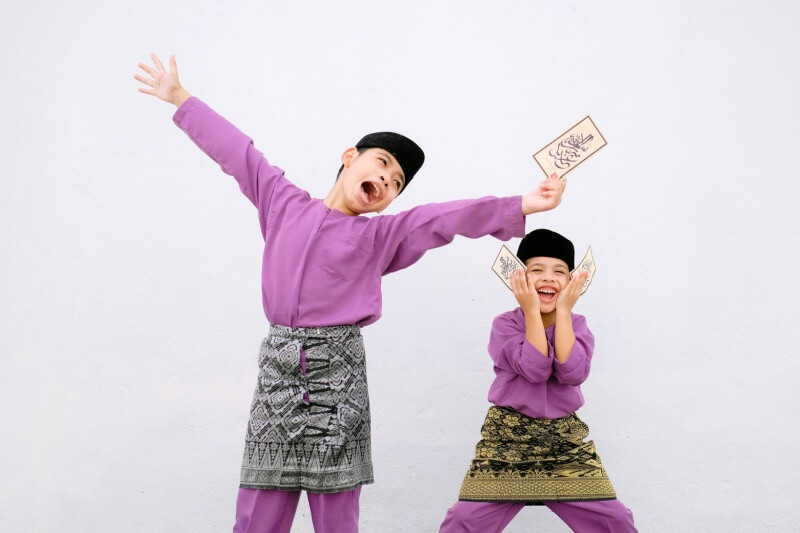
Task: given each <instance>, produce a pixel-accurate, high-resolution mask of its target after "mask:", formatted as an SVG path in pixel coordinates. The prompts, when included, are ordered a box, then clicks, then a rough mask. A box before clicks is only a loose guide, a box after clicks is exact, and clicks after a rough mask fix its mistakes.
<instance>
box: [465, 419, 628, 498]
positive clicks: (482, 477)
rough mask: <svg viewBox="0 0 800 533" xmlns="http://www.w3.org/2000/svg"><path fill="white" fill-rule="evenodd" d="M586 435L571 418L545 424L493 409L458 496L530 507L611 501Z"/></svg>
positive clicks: (585, 428)
mask: <svg viewBox="0 0 800 533" xmlns="http://www.w3.org/2000/svg"><path fill="white" fill-rule="evenodd" d="M588 436H589V427H588V426H587V425H586V424H585V423H584V422H583V421H582V420H581V419H580V418H578V416H577V415H575V414H574V413H573V414H571V415H569V416H565V417H563V418H556V419H553V420H547V419H542V418H530V417H528V416H525V415H523V414H522V413H520V412H518V411H516V410H514V409H511V408H509V407H498V406H492V407H490V408H489V413H488V414H487V415H486V420H485V421H484V423H483V427H482V428H481V437H482V439H481V440H480V441H479V442H478V444H477V446H476V447H475V458H474V459H473V460H472V463H470V467H469V471H468V472H467V475H466V476H465V477H464V482H463V484H462V485H461V492H460V493H459V496H458V497H459V499H460V500H468V501H490V502H491V501H511V502H524V503H529V504H541V503H543V502H546V501H561V502H565V501H590V500H611V499H614V498H616V497H617V496H616V494H615V492H614V487H613V486H612V485H611V481H609V479H608V475H607V474H606V471H605V469H604V468H603V465H602V464H601V462H600V458H599V457H598V456H597V453H596V452H595V449H594V442H592V441H586V442H584V439H585V438H586V437H588Z"/></svg>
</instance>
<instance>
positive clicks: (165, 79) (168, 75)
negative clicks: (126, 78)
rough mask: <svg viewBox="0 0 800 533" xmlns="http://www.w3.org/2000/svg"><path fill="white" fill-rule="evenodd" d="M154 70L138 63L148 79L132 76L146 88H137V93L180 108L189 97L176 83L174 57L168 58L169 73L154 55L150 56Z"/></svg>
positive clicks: (176, 71)
mask: <svg viewBox="0 0 800 533" xmlns="http://www.w3.org/2000/svg"><path fill="white" fill-rule="evenodd" d="M150 58H151V59H152V60H153V65H154V67H155V68H153V67H151V66H150V65H147V64H145V63H139V68H140V69H142V70H143V71H145V72H146V73H147V74H148V75H149V77H146V76H142V75H139V74H134V75H133V77H134V79H136V81H139V82H141V83H143V84H145V85H146V86H147V87H139V92H140V93H144V94H149V95H152V96H155V97H156V98H159V99H160V100H164V101H165V102H169V103H170V104H174V105H176V106H177V107H180V106H181V104H183V103H184V102H185V101H186V100H188V99H189V98H190V97H191V95H190V94H189V93H188V92H187V91H186V89H184V88H183V87H182V86H181V82H180V81H178V65H177V64H176V63H175V56H174V55H171V56H169V72H167V69H165V68H164V65H163V64H162V63H161V61H160V60H159V59H158V56H156V55H155V54H150Z"/></svg>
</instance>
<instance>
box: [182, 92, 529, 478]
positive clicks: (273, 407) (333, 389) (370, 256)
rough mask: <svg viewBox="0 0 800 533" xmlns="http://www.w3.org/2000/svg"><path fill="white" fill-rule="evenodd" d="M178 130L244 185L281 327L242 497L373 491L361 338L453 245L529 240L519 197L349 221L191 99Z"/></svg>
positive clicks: (269, 311)
mask: <svg viewBox="0 0 800 533" xmlns="http://www.w3.org/2000/svg"><path fill="white" fill-rule="evenodd" d="M174 120H175V123H176V124H177V125H178V126H179V127H180V128H181V129H182V130H183V131H184V132H186V134H187V135H188V136H189V137H190V138H191V139H192V140H193V141H194V142H195V143H196V144H197V145H198V146H199V147H200V148H201V149H202V150H203V151H204V152H205V153H206V154H208V155H209V156H210V157H211V158H212V159H214V160H215V161H216V162H217V163H218V164H219V165H220V167H221V168H222V170H223V171H224V172H225V173H227V174H230V175H231V176H233V177H234V178H235V179H236V181H237V182H238V183H239V187H240V189H241V190H242V192H243V193H244V194H245V196H246V197H247V198H248V199H249V200H250V201H251V202H252V203H253V204H254V205H255V206H256V208H257V209H258V219H259V223H260V226H261V232H262V235H263V237H264V242H265V246H264V254H263V270H262V299H263V306H264V312H265V314H266V316H267V319H268V321H269V322H270V324H272V328H271V330H270V335H269V336H268V337H267V338H266V339H265V340H264V343H263V344H262V351H261V357H260V372H259V384H258V387H257V389H256V394H255V395H254V400H253V405H252V407H251V416H250V422H249V424H248V435H247V443H246V447H245V453H244V461H243V467H242V484H241V486H242V490H248V489H259V488H260V489H273V490H274V489H279V490H299V489H306V490H311V491H313V492H337V491H346V490H350V489H353V488H354V487H358V486H360V485H362V484H365V483H370V482H372V468H371V459H370V449H369V404H368V395H367V389H366V375H365V367H364V357H363V345H362V343H361V336H360V334H359V333H358V328H359V327H361V326H366V325H368V324H371V323H373V322H375V321H376V320H378V318H380V316H381V277H382V276H384V275H385V274H389V273H391V272H395V271H397V270H400V269H403V268H406V267H408V266H410V265H412V264H413V263H415V262H416V261H417V260H419V259H420V258H421V257H422V255H423V254H424V253H425V252H426V251H427V250H429V249H432V248H436V247H438V246H442V245H445V244H447V243H449V242H451V241H452V240H453V239H454V238H455V236H456V235H463V236H466V237H470V238H476V237H481V236H484V235H492V236H494V237H496V238H498V239H502V240H507V239H509V238H511V237H515V236H516V237H521V236H522V235H523V234H524V229H525V217H524V216H523V215H522V211H521V199H520V197H519V196H515V197H507V198H494V197H485V198H480V199H474V200H458V201H453V202H445V203H438V204H428V205H422V206H418V207H415V208H413V209H410V210H408V211H405V212H402V213H399V214H397V215H378V216H373V217H364V216H349V215H346V214H344V213H342V212H340V211H337V210H335V209H330V208H328V207H327V206H326V205H325V204H324V203H323V201H322V200H320V199H316V198H312V197H311V196H310V195H309V194H308V193H307V192H306V191H304V190H302V189H300V188H298V187H297V186H295V185H294V184H293V183H292V182H290V181H289V180H288V179H286V177H285V176H284V173H283V171H282V170H281V169H280V168H278V167H275V166H272V165H271V164H270V163H269V162H268V161H267V159H266V158H265V157H264V156H263V154H262V153H261V152H259V151H258V150H256V149H255V148H254V146H253V143H252V140H251V139H250V138H249V137H247V136H246V135H244V134H243V133H242V132H240V131H239V130H238V129H237V128H235V127H234V126H233V125H232V124H231V123H229V122H228V121H227V120H225V119H224V118H222V117H221V116H220V115H218V114H217V113H215V112H214V111H213V110H211V109H210V108H209V107H208V106H206V105H205V104H204V103H203V102H201V101H200V100H199V99H197V98H190V99H189V100H187V101H186V102H185V103H184V104H183V105H182V106H181V107H180V108H179V109H178V111H177V112H176V113H175V116H174ZM331 326H344V328H341V329H336V330H334V329H331ZM312 350H313V357H312V356H311V355H310V354H311V351H312ZM337 350H338V351H337ZM306 352H308V353H306ZM306 365H307V366H308V372H305V370H306V368H305V367H306ZM343 376H345V377H346V376H350V379H344V378H343Z"/></svg>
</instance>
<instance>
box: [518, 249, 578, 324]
mask: <svg viewBox="0 0 800 533" xmlns="http://www.w3.org/2000/svg"><path fill="white" fill-rule="evenodd" d="M525 267H526V272H528V273H529V277H532V278H533V286H534V288H536V292H538V293H539V304H540V305H539V309H540V311H541V313H542V315H549V314H551V313H553V312H555V310H556V300H558V293H559V292H561V291H562V290H563V289H564V288H565V287H566V286H567V283H569V268H567V264H566V263H565V262H564V261H562V260H561V259H556V258H555V257H531V258H530V259H528V260H527V261H525Z"/></svg>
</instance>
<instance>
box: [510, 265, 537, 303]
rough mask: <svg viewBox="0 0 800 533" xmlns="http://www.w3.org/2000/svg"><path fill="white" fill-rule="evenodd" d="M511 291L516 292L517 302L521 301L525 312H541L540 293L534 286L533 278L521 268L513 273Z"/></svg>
mask: <svg viewBox="0 0 800 533" xmlns="http://www.w3.org/2000/svg"><path fill="white" fill-rule="evenodd" d="M511 291H512V292H513V293H514V298H516V299H517V303H519V306H520V307H521V308H522V312H523V313H526V314H527V313H538V312H539V309H540V305H541V302H540V301H539V293H538V292H536V287H534V286H533V279H531V278H530V277H529V275H528V273H527V272H525V271H524V270H522V269H521V268H518V269H517V270H515V271H514V272H512V273H511Z"/></svg>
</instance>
